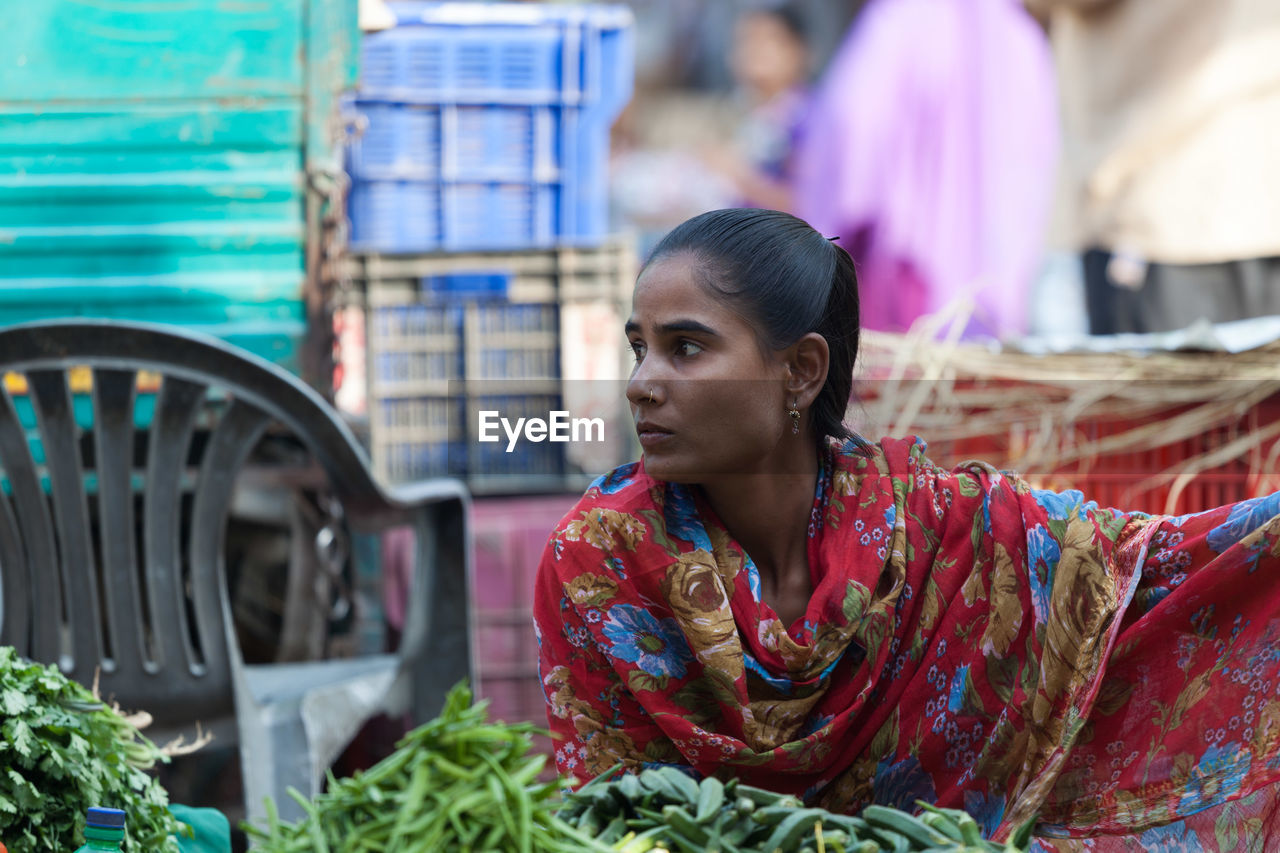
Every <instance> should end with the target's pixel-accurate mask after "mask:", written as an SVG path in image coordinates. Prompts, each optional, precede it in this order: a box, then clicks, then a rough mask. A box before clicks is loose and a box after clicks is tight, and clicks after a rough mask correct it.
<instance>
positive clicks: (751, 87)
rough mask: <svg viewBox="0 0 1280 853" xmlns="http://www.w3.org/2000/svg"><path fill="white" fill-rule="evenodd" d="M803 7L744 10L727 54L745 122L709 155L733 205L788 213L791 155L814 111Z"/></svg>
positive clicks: (709, 162) (810, 65)
mask: <svg viewBox="0 0 1280 853" xmlns="http://www.w3.org/2000/svg"><path fill="white" fill-rule="evenodd" d="M802 15H803V13H802V12H801V10H800V9H799V7H797V6H795V5H790V4H784V5H781V6H773V7H763V8H760V9H751V10H747V11H745V12H743V13H742V14H741V15H740V16H739V18H738V20H737V21H736V22H735V23H734V39H733V45H732V50H731V53H730V57H729V67H730V69H731V70H732V72H733V80H734V88H735V95H736V97H738V98H740V99H741V101H742V102H743V104H742V108H743V119H742V122H741V124H740V125H739V126H738V130H737V132H736V133H735V134H734V136H733V142H732V144H729V145H724V144H720V145H715V146H712V147H710V148H708V149H707V151H706V153H705V157H706V161H707V165H708V166H710V167H711V168H712V169H713V170H715V171H716V172H718V173H719V174H721V175H722V176H724V178H725V179H726V180H727V181H728V182H729V184H730V185H731V187H732V188H733V192H734V194H735V196H736V198H734V199H733V202H732V203H733V204H735V205H738V206H745V207H765V208H772V209H774V210H786V211H790V210H791V208H792V202H791V181H792V177H793V176H792V171H793V170H792V153H793V148H794V147H795V144H796V142H797V138H798V135H799V134H800V132H801V126H802V124H803V123H804V120H805V118H806V113H807V111H808V107H809V97H810V93H809V82H810V75H811V73H812V64H811V63H812V60H811V54H810V51H809V41H808V31H807V27H806V24H805V21H804V18H803V17H802Z"/></svg>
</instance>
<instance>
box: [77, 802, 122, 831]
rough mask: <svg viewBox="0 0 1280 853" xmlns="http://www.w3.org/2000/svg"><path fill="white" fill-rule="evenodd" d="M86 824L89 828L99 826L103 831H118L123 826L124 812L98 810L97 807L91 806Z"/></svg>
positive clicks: (118, 810)
mask: <svg viewBox="0 0 1280 853" xmlns="http://www.w3.org/2000/svg"><path fill="white" fill-rule="evenodd" d="M86 823H88V824H89V826H99V827H102V828H104V829H120V828H121V827H123V826H124V812H123V811H121V810H120V809H100V808H98V807H97V806H91V807H90V808H89V817H88V820H87V821H86Z"/></svg>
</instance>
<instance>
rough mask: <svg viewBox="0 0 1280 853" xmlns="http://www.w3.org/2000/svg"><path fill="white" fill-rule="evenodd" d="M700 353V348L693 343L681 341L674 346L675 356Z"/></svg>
mask: <svg viewBox="0 0 1280 853" xmlns="http://www.w3.org/2000/svg"><path fill="white" fill-rule="evenodd" d="M700 352H702V347H700V346H699V345H698V344H695V343H694V342H693V341H681V342H680V343H678V344H676V355H683V356H691V355H697V354H698V353H700Z"/></svg>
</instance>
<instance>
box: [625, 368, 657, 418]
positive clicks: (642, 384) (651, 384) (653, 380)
mask: <svg viewBox="0 0 1280 853" xmlns="http://www.w3.org/2000/svg"><path fill="white" fill-rule="evenodd" d="M659 379H660V377H658V376H656V375H655V371H654V368H653V367H652V366H651V362H650V360H649V359H645V360H644V361H641V362H640V363H639V364H637V365H636V369H635V370H634V371H632V373H631V378H630V379H629V380H627V400H628V401H629V402H630V403H631V405H633V406H638V405H640V404H641V403H657V402H660V401H661V400H662V398H663V391H662V382H661V381H659Z"/></svg>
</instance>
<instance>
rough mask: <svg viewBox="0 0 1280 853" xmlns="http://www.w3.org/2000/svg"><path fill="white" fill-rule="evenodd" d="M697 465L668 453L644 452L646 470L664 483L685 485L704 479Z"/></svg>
mask: <svg viewBox="0 0 1280 853" xmlns="http://www.w3.org/2000/svg"><path fill="white" fill-rule="evenodd" d="M697 467H698V466H696V465H692V464H690V463H689V462H688V461H687V460H681V459H677V458H673V457H671V456H669V455H667V454H661V453H659V454H654V453H646V454H644V472H645V473H646V474H648V475H649V476H650V477H652V478H653V479H655V480H661V481H662V482H664V483H680V484H683V485H689V484H692V483H697V482H699V480H701V479H702V475H701V474H700V473H699V472H698V471H697V470H696V469H697Z"/></svg>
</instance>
